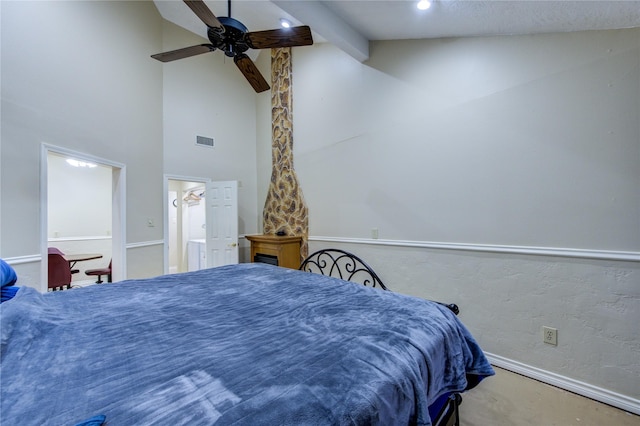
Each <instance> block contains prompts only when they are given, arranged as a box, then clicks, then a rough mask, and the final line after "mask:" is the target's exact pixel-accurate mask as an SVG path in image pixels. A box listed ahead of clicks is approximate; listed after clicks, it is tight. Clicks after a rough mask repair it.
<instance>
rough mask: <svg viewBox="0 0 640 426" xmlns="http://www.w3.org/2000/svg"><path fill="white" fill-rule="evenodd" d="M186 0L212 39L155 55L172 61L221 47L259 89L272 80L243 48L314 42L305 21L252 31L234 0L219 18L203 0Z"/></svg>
mask: <svg viewBox="0 0 640 426" xmlns="http://www.w3.org/2000/svg"><path fill="white" fill-rule="evenodd" d="M184 2H185V3H186V4H187V6H189V8H191V10H192V11H193V13H195V14H196V15H197V16H198V18H200V20H201V21H202V22H204V23H205V25H206V26H207V36H208V37H209V41H210V42H211V43H206V44H198V45H196V46H190V47H185V48H182V49H177V50H172V51H169V52H163V53H157V54H155V55H151V57H152V58H153V59H157V60H159V61H162V62H171V61H175V60H177V59H183V58H188V57H190V56H195V55H200V54H202V53H207V52H213V51H214V50H216V49H220V50H222V51H223V52H224V54H225V55H226V56H228V57H230V58H233V62H234V63H235V64H236V66H237V67H238V69H239V70H240V72H242V74H243V75H244V76H245V78H246V79H247V81H248V82H249V84H251V87H253V89H254V90H255V91H256V92H258V93H260V92H264V91H265V90H269V84H268V83H267V82H266V80H265V79H264V77H263V76H262V74H260V71H259V70H258V67H256V65H255V64H254V63H253V61H252V60H251V58H249V56H247V55H246V54H245V53H244V52H246V51H247V50H248V49H269V48H272V47H292V46H308V45H311V44H313V38H312V37H311V29H310V28H309V27H308V26H306V25H304V26H300V27H292V28H281V29H275V30H266V31H254V32H249V30H248V29H247V27H245V26H244V25H243V24H242V22H240V21H238V20H236V19H233V18H232V17H231V0H228V7H229V16H228V17H220V18H216V16H215V15H214V14H213V12H211V10H210V9H209V8H208V7H207V5H206V4H205V3H204V1H203V0H184Z"/></svg>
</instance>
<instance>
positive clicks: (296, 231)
mask: <svg viewBox="0 0 640 426" xmlns="http://www.w3.org/2000/svg"><path fill="white" fill-rule="evenodd" d="M291 74H292V73H291V48H280V49H272V50H271V120H272V145H273V146H272V171H271V182H270V184H269V191H268V193H267V199H266V201H265V204H264V211H263V222H264V223H263V229H264V233H265V234H275V233H276V232H278V231H284V232H285V233H286V234H287V235H296V236H301V237H302V238H303V242H302V247H301V248H300V256H301V258H305V257H306V256H307V253H308V249H307V236H308V233H309V217H308V209H307V205H306V203H305V201H304V196H303V195H302V189H301V188H300V184H299V182H298V178H297V176H296V172H295V170H294V168H293V117H292V110H291V107H292V96H293V95H292V84H291Z"/></svg>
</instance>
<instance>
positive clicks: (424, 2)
mask: <svg viewBox="0 0 640 426" xmlns="http://www.w3.org/2000/svg"><path fill="white" fill-rule="evenodd" d="M417 6H418V9H420V10H427V9H429V8H430V7H431V2H430V1H429V0H420V1H419V2H418V5H417Z"/></svg>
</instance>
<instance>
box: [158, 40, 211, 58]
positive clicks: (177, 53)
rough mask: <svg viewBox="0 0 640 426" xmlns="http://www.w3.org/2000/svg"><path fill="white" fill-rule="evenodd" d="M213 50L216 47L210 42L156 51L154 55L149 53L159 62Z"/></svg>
mask: <svg viewBox="0 0 640 426" xmlns="http://www.w3.org/2000/svg"><path fill="white" fill-rule="evenodd" d="M214 50H216V48H215V47H214V46H213V45H212V44H198V45H196V46H191V47H183V48H182V49H176V50H171V51H169V52H163V53H156V54H155V55H151V57H152V58H153V59H157V60H159V61H161V62H171V61H175V60H177V59H183V58H188V57H189V56H195V55H200V54H202V53H207V52H213V51H214Z"/></svg>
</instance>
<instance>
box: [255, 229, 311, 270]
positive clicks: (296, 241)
mask: <svg viewBox="0 0 640 426" xmlns="http://www.w3.org/2000/svg"><path fill="white" fill-rule="evenodd" d="M245 238H246V239H247V240H249V241H251V261H252V262H256V255H258V257H259V255H266V257H267V258H269V257H270V258H272V259H273V258H275V259H276V260H277V265H278V266H282V267H283V268H290V269H298V267H300V262H301V257H300V244H301V242H302V237H288V236H283V237H279V236H277V235H247V236H246V237H245ZM257 261H261V260H257ZM262 262H264V263H272V262H269V261H264V260H262Z"/></svg>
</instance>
